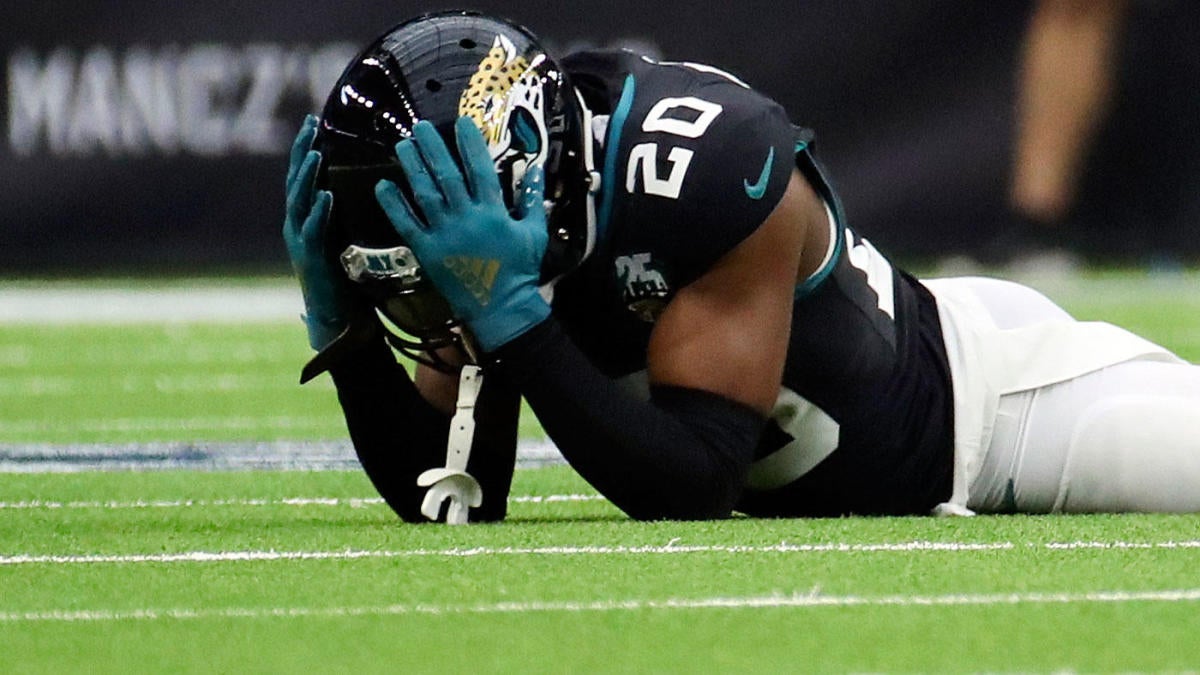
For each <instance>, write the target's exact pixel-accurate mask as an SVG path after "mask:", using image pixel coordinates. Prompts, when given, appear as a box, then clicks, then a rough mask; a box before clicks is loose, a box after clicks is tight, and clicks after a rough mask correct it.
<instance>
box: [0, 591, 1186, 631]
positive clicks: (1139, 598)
mask: <svg viewBox="0 0 1200 675" xmlns="http://www.w3.org/2000/svg"><path fill="white" fill-rule="evenodd" d="M1197 601H1200V589H1195V588H1186V589H1167V590H1160V591H1119V590H1114V591H1095V592H1091V593H1068V592H1060V593H988V594H949V595H881V596H869V595H824V594H822V593H819V592H817V591H812V592H807V593H795V594H792V595H766V596H742V597H736V596H735V597H710V598H664V599H660V600H655V599H641V598H633V599H628V600H596V601H577V602H571V601H540V602H539V601H534V602H497V603H481V604H474V605H436V604H413V605H400V604H395V605H379V606H358V607H229V608H224V609H221V608H213V609H205V608H186V607H184V608H168V609H129V610H106V609H100V610H49V611H30V612H0V623H33V622H62V623H73V622H101V621H155V620H160V619H277V618H282V619H299V618H329V617H356V616H400V615H443V614H527V613H545V612H558V613H582V612H619V611H642V610H700V609H771V608H822V607H947V606H990V605H1023V604H1063V605H1068V604H1081V603H1105V604H1108V603H1127V602H1197Z"/></svg>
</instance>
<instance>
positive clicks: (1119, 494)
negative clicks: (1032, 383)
mask: <svg viewBox="0 0 1200 675" xmlns="http://www.w3.org/2000/svg"><path fill="white" fill-rule="evenodd" d="M962 281H963V283H967V284H969V285H970V287H971V290H972V291H974V292H975V293H976V295H977V296H978V297H979V298H980V299H981V300H982V301H983V303H984V305H985V306H986V307H987V309H988V311H989V312H990V313H991V314H992V317H993V320H994V321H995V322H996V323H997V324H998V325H999V327H1001V328H1013V327H1018V326H1023V325H1028V324H1030V323H1034V322H1038V321H1046V320H1048V319H1049V320H1063V321H1072V320H1073V319H1072V318H1071V316H1070V315H1069V314H1067V312H1065V311H1064V310H1063V309H1062V308H1060V307H1058V306H1057V305H1055V304H1054V303H1053V302H1051V301H1050V300H1049V299H1048V298H1046V297H1045V296H1044V295H1042V294H1041V293H1038V292H1037V291H1035V290H1033V289H1031V288H1027V287H1025V286H1022V285H1020V284H1015V283H1012V282H1007V281H1000V280H996V279H975V278H972V279H964V280H962ZM969 495H970V497H969V500H968V502H967V506H968V508H970V509H971V510H973V511H975V512H977V513H996V512H1013V511H1016V512H1024V513H1050V512H1064V513H1085V512H1125V511H1144V512H1162V511H1166V512H1191V511H1200V366H1197V365H1190V364H1179V363H1162V362H1157V361H1144V360H1141V361H1139V360H1134V361H1126V362H1124V363H1119V364H1116V365H1113V366H1109V367H1107V368H1104V369H1102V370H1098V371H1094V372H1091V373H1088V374H1086V375H1082V376H1079V377H1076V378H1074V379H1071V380H1067V381H1065V382H1059V383H1057V384H1053V385H1049V386H1046V387H1042V388H1039V389H1032V390H1028V391H1021V392H1017V393H1013V394H1008V395H1005V396H1002V397H1001V398H1000V406H999V410H998V412H997V416H996V420H995V427H994V429H993V433H992V437H991V441H990V442H989V443H988V446H987V449H986V451H985V453H984V456H983V461H982V465H981V471H980V473H979V475H978V476H977V477H976V478H975V479H974V481H973V482H972V483H971V486H970V490H969Z"/></svg>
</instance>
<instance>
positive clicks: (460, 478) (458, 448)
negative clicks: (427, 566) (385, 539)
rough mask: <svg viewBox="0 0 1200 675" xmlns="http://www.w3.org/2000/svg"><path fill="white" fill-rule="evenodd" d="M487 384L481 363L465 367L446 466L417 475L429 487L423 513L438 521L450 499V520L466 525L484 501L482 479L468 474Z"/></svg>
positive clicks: (448, 446)
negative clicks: (482, 393) (473, 509)
mask: <svg viewBox="0 0 1200 675" xmlns="http://www.w3.org/2000/svg"><path fill="white" fill-rule="evenodd" d="M482 387H483V371H482V370H480V368H479V366H463V369H462V373H461V374H460V375H459V377H458V403H457V404H456V405H455V412H454V417H453V418H452V419H451V420H450V435H449V438H448V439H447V441H446V466H445V467H444V468H441V469H429V470H428V471H425V472H424V473H422V474H421V475H420V476H418V477H417V485H419V486H421V487H427V488H429V490H428V492H426V493H425V500H424V501H423V502H421V513H422V514H424V515H425V517H426V518H428V519H430V520H437V519H438V515H439V514H440V512H441V510H442V502H444V501H446V500H447V499H449V500H450V506H449V507H448V508H447V510H446V523H447V524H449V525H463V524H466V522H467V511H468V509H469V507H472V506H479V505H480V504H482V503H483V489H482V488H481V487H480V486H479V481H477V480H475V478H473V477H472V476H471V474H469V473H467V460H468V459H470V457H471V442H472V440H473V439H474V437H475V400H476V399H477V398H479V391H480V389H481V388H482Z"/></svg>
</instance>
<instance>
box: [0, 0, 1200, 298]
mask: <svg viewBox="0 0 1200 675" xmlns="http://www.w3.org/2000/svg"><path fill="white" fill-rule="evenodd" d="M245 4H246V5H247V6H240V5H238V4H235V3H203V2H190V3H185V2H161V1H155V2H150V1H148V0H104V1H100V0H91V1H90V2H80V1H78V0H75V1H72V2H64V1H60V0H59V1H46V0H7V4H6V9H5V12H4V14H5V21H4V23H3V24H0V58H2V59H3V60H4V63H5V69H4V83H5V84H4V86H3V88H0V97H3V99H4V102H3V105H0V130H2V133H0V186H3V187H0V274H5V273H8V274H13V273H28V272H34V273H36V272H54V273H64V272H66V273H70V272H90V271H102V270H111V269H123V270H136V269H142V270H153V271H164V270H166V271H169V270H188V271H194V270H197V269H204V268H206V267H211V266H219V267H231V266H237V267H251V268H253V267H255V266H259V267H263V268H268V269H271V270H278V269H281V268H283V266H284V265H286V259H285V257H284V253H283V248H282V245H281V243H280V240H279V236H278V233H279V226H280V219H281V213H282V201H283V198H282V182H283V173H284V168H285V162H286V159H285V152H286V149H287V145H288V143H289V141H290V138H291V136H292V133H293V131H294V128H295V127H296V126H297V125H298V123H299V121H300V119H301V117H302V115H303V114H304V113H305V112H307V111H310V110H316V109H318V108H319V105H320V101H321V100H322V99H323V98H324V96H325V94H326V93H327V89H328V87H329V86H331V85H332V82H333V80H334V79H335V78H336V75H337V72H338V71H339V70H340V68H341V66H342V65H344V63H345V62H346V60H347V59H348V58H349V57H350V56H351V55H352V54H353V52H354V49H355V48H356V47H357V46H359V45H362V44H364V43H365V42H367V41H369V40H370V39H371V38H373V37H374V36H375V35H376V34H378V33H380V32H381V31H382V30H383V29H385V28H387V27H388V26H390V25H391V24H393V23H395V22H397V21H399V20H402V19H404V18H407V17H408V16H410V15H413V14H416V13H420V12H423V11H427V10H431V9H436V8H439V7H448V6H452V4H447V3H412V2H369V3H367V2H342V3H334V2H322V3H316V2H307V1H305V0H290V1H288V2H284V1H282V0H258V1H257V2H254V3H245ZM1198 4H1200V3H1198ZM472 5H473V7H475V8H477V9H481V10H484V11H495V12H500V13H503V14H505V15H507V16H510V17H511V18H514V19H516V20H518V21H520V22H522V23H525V24H526V25H528V26H529V27H530V28H532V29H533V30H534V31H535V32H537V33H539V34H540V35H542V36H543V37H544V38H545V39H546V41H547V42H548V43H549V44H551V45H552V46H554V47H556V48H557V49H558V50H561V51H565V50H570V49H575V48H579V47H586V46H612V45H629V46H637V47H639V48H642V49H645V50H648V51H650V52H652V53H656V54H657V55H659V56H663V57H668V58H671V59H679V60H692V61H703V62H709V63H713V64H715V65H719V66H721V67H723V68H725V69H727V70H730V71H732V72H734V73H736V74H738V75H740V76H742V77H743V79H746V80H748V81H749V82H751V83H752V84H754V85H755V86H756V87H758V88H759V89H762V90H763V91H765V92H767V93H769V94H770V95H772V96H773V97H775V98H776V99H778V100H779V101H781V102H782V103H784V104H785V105H786V107H787V108H788V109H789V110H790V111H791V113H792V116H793V118H794V120H795V121H796V122H798V123H801V124H804V125H806V126H811V127H814V128H815V129H816V130H817V132H818V139H819V140H818V148H819V152H820V154H821V156H822V157H823V158H824V160H825V162H826V164H827V165H828V166H829V168H830V169H831V172H832V174H833V177H834V180H835V182H836V184H837V185H838V187H839V188H840V189H841V191H842V193H843V198H844V201H845V203H846V206H847V211H848V213H849V215H850V218H851V219H852V221H853V223H854V224H855V226H856V228H857V229H858V230H860V231H862V232H863V233H865V234H867V235H869V236H872V237H873V238H874V239H875V240H876V242H877V243H879V244H880V245H881V246H882V247H885V248H886V249H889V250H891V251H893V252H894V253H895V254H897V255H899V256H900V257H904V256H918V255H919V256H932V255H935V254H936V253H938V252H941V251H947V250H966V249H969V248H970V247H972V246H974V245H976V244H978V243H979V242H980V241H981V240H982V239H983V238H984V237H986V236H987V235H988V233H990V232H991V231H992V230H993V229H994V228H995V227H996V226H997V225H998V224H999V223H1000V222H1002V221H1003V219H1005V218H1006V215H1005V212H1004V190H1005V179H1006V174H1007V162H1008V158H1009V144H1010V138H1011V124H1012V117H1013V115H1012V101H1013V70H1014V67H1015V63H1016V58H1017V47H1018V43H1019V39H1020V35H1021V32H1022V29H1023V26H1024V23H1025V19H1026V14H1027V11H1028V3H1027V2H1026V0H989V1H987V2H962V1H961V0H906V1H904V2H884V1H882V0H802V1H800V0H798V1H796V2H742V3H695V2H687V3H685V2H645V1H644V0H641V1H628V0H624V1H610V2H605V3H587V4H586V5H585V4H584V3H566V2H520V1H510V2H503V3H501V2H486V1H479V2H474V3H472ZM585 8H586V10H585ZM1143 29H1144V30H1152V28H1148V29H1147V28H1143ZM1180 48H1181V49H1182V47H1180ZM1151 51H1153V50H1151ZM1139 58H1142V59H1147V58H1149V59H1153V58H1156V57H1155V56H1154V54H1149V55H1141V56H1140V57H1139ZM1184 60H1185V61H1186V59H1184ZM1189 67H1190V66H1188V67H1181V68H1180V70H1181V71H1183V72H1184V75H1180V77H1190V76H1191V75H1189V74H1188V72H1189V71H1188V68H1189ZM1135 82H1138V83H1139V86H1142V87H1143V90H1144V89H1147V88H1149V89H1153V84H1147V83H1145V82H1142V81H1141V80H1137V79H1135ZM1145 94H1146V92H1145V91H1141V93H1140V95H1145ZM1168 107H1169V106H1168ZM1135 110H1137V109H1136V108H1135ZM1122 114H1125V115H1130V114H1133V113H1129V112H1127V111H1126V112H1123V113H1122ZM1136 114H1141V113H1140V112H1138V113H1136ZM1163 116H1165V117H1168V118H1171V119H1166V120H1160V121H1158V122H1157V123H1160V124H1170V123H1178V120H1176V119H1174V117H1179V114H1178V113H1177V112H1176V111H1174V109H1170V110H1167V111H1165V112H1163ZM1172 116H1174V117H1172ZM1183 117H1184V118H1186V115H1183ZM1143 136H1144V135H1143ZM1143 140H1144V138H1143ZM1128 154H1129V153H1128V152H1127V153H1126V156H1128ZM1134 154H1136V153H1134ZM1146 164H1147V165H1148V166H1149V168H1148V169H1147V170H1149V171H1151V172H1154V171H1159V172H1161V171H1162V170H1163V167H1162V166H1153V164H1154V163H1153V162H1152V161H1149V162H1146ZM1168 168H1172V169H1173V170H1174V167H1168ZM1151 183H1153V182H1152V181H1151ZM1097 184H1098V185H1099V186H1100V187H1097V188H1096V189H1097V190H1099V191H1100V192H1101V193H1104V191H1105V190H1106V188H1104V187H1103V185H1104V181H1103V180H1101V181H1099V182H1098V183H1097ZM1176 238H1177V239H1180V240H1182V241H1184V243H1186V244H1190V242H1191V240H1192V239H1194V238H1189V237H1187V236H1182V235H1181V236H1177V237H1176Z"/></svg>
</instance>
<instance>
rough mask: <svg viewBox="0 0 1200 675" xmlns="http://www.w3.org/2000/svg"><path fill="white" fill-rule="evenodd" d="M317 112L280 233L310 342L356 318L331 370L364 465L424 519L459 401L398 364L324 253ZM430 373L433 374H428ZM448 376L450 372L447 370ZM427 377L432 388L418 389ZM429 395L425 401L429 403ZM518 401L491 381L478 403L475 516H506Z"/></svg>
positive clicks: (295, 162) (326, 205)
mask: <svg viewBox="0 0 1200 675" xmlns="http://www.w3.org/2000/svg"><path fill="white" fill-rule="evenodd" d="M316 123H317V121H316V118H314V117H309V118H308V119H307V120H305V123H304V125H303V127H302V128H301V130H300V132H299V134H298V135H297V136H296V140H295V142H294V143H293V146H292V152H291V158H290V162H289V167H288V175H287V212H286V215H285V218H284V227H283V237H284V241H285V243H286V244H287V249H288V254H289V257H290V258H291V260H292V265H293V268H294V270H295V272H296V275H297V277H298V278H299V279H300V285H301V289H302V291H303V295H304V304H305V323H306V325H307V327H308V335H309V343H310V345H311V346H312V348H313V349H314V350H317V351H318V352H320V351H322V350H323V349H325V348H326V347H327V346H329V345H330V344H331V343H333V341H334V339H335V338H336V337H337V336H338V335H339V334H340V333H341V332H342V331H344V330H346V328H347V326H348V325H350V324H351V323H352V322H354V323H355V325H356V326H357V327H358V330H357V331H356V335H364V336H366V337H365V338H364V339H362V340H356V341H353V342H356V344H357V347H356V348H353V349H351V350H349V352H348V353H347V354H346V355H345V356H344V357H343V358H340V359H337V360H336V363H335V365H334V366H333V367H332V368H331V369H330V371H331V374H332V376H333V380H334V383H335V385H336V386H337V389H338V398H339V400H340V401H341V404H342V409H343V410H344V412H345V416H346V422H347V426H348V427H349V430H350V436H351V439H352V440H353V442H354V448H355V451H356V452H357V454H358V457H359V460H360V461H361V463H362V466H363V469H364V470H365V471H366V473H367V476H368V477H369V478H370V479H371V482H372V483H373V484H374V485H375V487H376V489H378V491H379V493H380V495H381V496H383V498H384V500H385V501H386V502H387V503H388V505H389V506H391V507H392V509H394V510H395V511H396V512H397V513H398V514H399V515H400V516H401V517H402V518H404V519H405V520H409V521H417V522H421V521H424V520H425V518H424V517H423V516H422V515H421V511H420V508H421V501H422V499H423V498H424V495H425V489H424V488H422V487H419V486H418V485H417V476H418V475H420V474H421V473H422V472H423V471H425V470H426V469H431V468H436V467H441V466H443V465H444V464H445V458H446V439H447V435H448V430H449V425H450V411H451V410H452V408H453V399H451V400H450V403H449V405H448V406H447V404H446V401H445V399H444V396H445V394H446V393H447V392H449V395H450V396H453V395H454V391H455V390H456V389H457V384H456V383H457V380H454V382H455V386H454V388H453V389H447V388H446V385H445V383H444V382H442V381H441V380H439V379H438V378H434V377H431V376H430V374H429V373H424V374H422V373H418V375H417V386H414V384H413V382H412V380H410V379H409V376H408V374H407V373H406V372H405V371H404V369H403V368H401V367H400V365H399V364H398V363H397V362H396V359H395V356H394V355H393V354H392V352H391V350H390V349H389V348H388V346H387V345H386V343H385V342H384V341H383V339H382V333H381V330H382V329H381V327H380V326H379V325H378V322H377V320H376V319H375V318H374V315H373V313H371V312H370V310H369V307H367V306H366V304H365V303H364V301H363V299H362V298H361V297H360V296H358V294H357V293H355V291H354V289H353V288H351V287H350V285H349V280H348V279H347V278H346V277H345V275H344V274H343V273H342V272H341V271H340V270H339V269H337V268H336V267H335V266H334V265H333V264H332V263H331V262H330V261H329V259H328V257H327V256H326V255H325V254H324V243H325V228H326V225H327V223H328V219H329V209H330V205H331V202H332V197H331V195H330V194H329V193H328V192H324V191H320V190H316V189H315V180H316V174H317V169H318V167H319V165H320V162H321V156H320V153H318V152H316V151H314V150H312V141H313V138H314V137H315V134H316ZM430 372H433V371H430ZM449 377H450V378H451V379H453V378H452V376H449ZM423 381H424V383H425V386H424V388H421V384H422V382H423ZM419 389H421V391H418V390H419ZM427 397H428V399H427ZM518 401H519V397H518V395H517V394H516V392H514V391H512V390H511V389H509V388H506V387H505V386H504V384H503V383H502V382H491V383H485V384H484V387H483V391H481V392H480V396H479V400H478V401H477V404H476V412H477V415H476V418H477V423H476V433H475V435H474V442H473V444H472V453H471V457H470V463H469V465H468V471H469V472H470V473H471V474H472V475H473V476H474V477H475V478H476V479H477V480H478V481H479V482H480V484H481V485H482V487H483V504H482V505H481V506H480V507H479V508H478V509H475V510H474V511H473V512H472V514H471V519H472V520H499V519H501V518H503V517H504V515H505V511H506V507H507V497H508V489H509V485H510V483H511V480H512V471H513V460H514V457H515V454H516V424H517V414H518V407H517V403H518Z"/></svg>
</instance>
